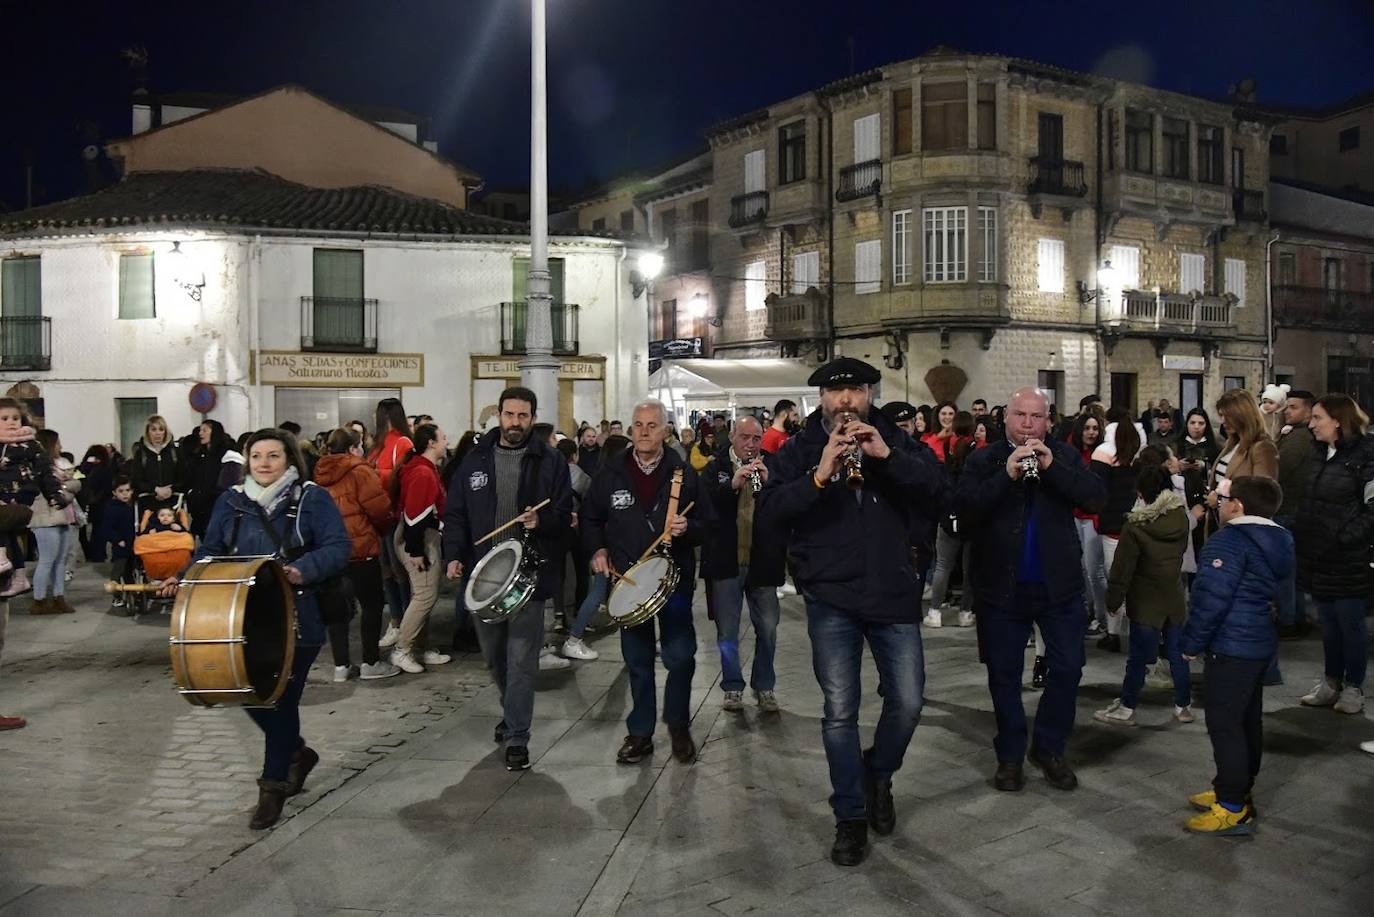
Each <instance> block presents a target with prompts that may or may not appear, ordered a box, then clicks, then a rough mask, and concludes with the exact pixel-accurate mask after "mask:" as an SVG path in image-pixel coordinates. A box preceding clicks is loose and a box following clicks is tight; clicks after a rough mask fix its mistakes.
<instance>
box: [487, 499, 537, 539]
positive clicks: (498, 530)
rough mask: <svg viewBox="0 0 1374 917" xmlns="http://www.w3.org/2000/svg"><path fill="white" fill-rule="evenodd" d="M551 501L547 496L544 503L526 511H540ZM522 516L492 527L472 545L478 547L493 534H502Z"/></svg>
mask: <svg viewBox="0 0 1374 917" xmlns="http://www.w3.org/2000/svg"><path fill="white" fill-rule="evenodd" d="M549 502H550V501H549V500H548V499H547V498H546V499H545V500H544V501H543V502H542V503H536V504H535V505H534V506H531V507H530V508H529V509H527V510H525V513H537V512H539V510H541V509H543V508H544V507H546V506H548V505H549ZM525 513H521V514H520V516H523V515H525ZM520 516H516V517H515V518H514V519H512V520H511V521H510V522H507V523H506V524H505V525H501V526H497V527H496V528H494V529H492V530H491V531H490V532H487V533H486V534H485V535H483V536H482V537H481V538H479V539H477V540H476V541H474V542H473V543H472V546H473V547H477V545H479V544H481V543H482V542H484V541H486V540H487V539H489V538H492V537H493V536H496V535H500V534H501V533H502V532H504V531H505V530H506V529H508V528H510V527H511V526H512V525H515V523H517V522H519V521H520Z"/></svg>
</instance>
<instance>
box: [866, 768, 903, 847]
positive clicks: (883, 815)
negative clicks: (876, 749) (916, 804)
mask: <svg viewBox="0 0 1374 917" xmlns="http://www.w3.org/2000/svg"><path fill="white" fill-rule="evenodd" d="M872 758H873V749H871V748H870V749H868V750H867V751H865V752H864V803H865V806H866V808H867V809H868V824H869V826H870V827H872V828H873V830H874V831H875V832H877V833H878V834H883V835H887V834H891V833H892V829H894V828H896V827H897V807H896V805H895V804H894V803H893V801H892V781H891V780H890V779H889V780H879V779H878V778H877V777H875V776H873V771H872V769H871V767H870V765H869V762H870V761H871V760H872Z"/></svg>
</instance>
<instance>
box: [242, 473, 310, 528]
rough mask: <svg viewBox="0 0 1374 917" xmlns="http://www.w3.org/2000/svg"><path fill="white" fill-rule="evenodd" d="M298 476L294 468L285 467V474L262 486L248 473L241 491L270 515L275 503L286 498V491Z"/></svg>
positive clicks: (298, 478)
mask: <svg viewBox="0 0 1374 917" xmlns="http://www.w3.org/2000/svg"><path fill="white" fill-rule="evenodd" d="M300 477H301V476H300V472H298V471H296V469H295V468H287V469H286V474H284V475H282V476H281V477H279V478H277V480H275V481H273V482H272V483H271V484H268V485H267V486H266V487H263V486H262V485H261V484H259V483H258V482H257V481H255V480H253V477H252V475H249V476H248V477H247V478H245V479H244V482H243V492H244V493H245V494H247V495H248V497H249V498H250V499H251V500H253V501H254V502H255V503H257V504H258V506H261V507H262V508H263V509H264V510H266V511H267V515H269V516H270V515H272V510H273V509H274V508H275V507H276V505H277V504H278V503H280V502H281V501H282V500H284V499H285V498H286V496H287V493H288V492H289V491H290V490H291V485H292V484H295V483H296V482H297V481H298V480H300Z"/></svg>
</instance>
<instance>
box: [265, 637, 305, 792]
mask: <svg viewBox="0 0 1374 917" xmlns="http://www.w3.org/2000/svg"><path fill="white" fill-rule="evenodd" d="M319 652H320V647H318V646H301V645H300V644H299V643H297V644H296V656H295V658H294V659H293V660H292V662H291V678H290V679H289V680H288V681H287V682H286V690H285V691H283V692H282V695H281V700H279V701H277V706H276V707H273V708H272V709H270V710H268V709H263V708H255V707H250V708H248V715H249V716H250V717H252V718H253V722H254V723H257V724H258V728H259V729H261V730H262V735H263V754H262V779H264V780H285V779H286V773H287V771H288V770H289V769H290V767H291V756H292V755H294V754H295V753H296V751H297V750H298V749H300V748H301V747H302V746H303V745H305V740H304V739H302V738H301V692H302V691H304V690H305V676H306V675H308V674H310V666H311V664H312V663H314V661H315V657H316V656H317V655H319Z"/></svg>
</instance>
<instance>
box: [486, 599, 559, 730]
mask: <svg viewBox="0 0 1374 917" xmlns="http://www.w3.org/2000/svg"><path fill="white" fill-rule="evenodd" d="M472 620H473V623H474V624H475V625H476V627H477V640H478V642H479V643H481V644H482V658H483V659H485V660H486V661H487V670H488V671H490V672H491V680H492V681H493V682H495V683H496V689H497V690H498V691H500V692H501V714H502V716H503V717H504V719H505V721H506V747H507V748H510V747H512V746H526V745H529V744H530V725H531V723H532V722H533V720H534V680H535V678H536V677H537V676H538V675H539V650H540V649H541V648H542V647H543V645H544V600H542V599H541V600H539V601H537V602H536V601H534V600H533V599H531V600H530V602H529V603H528V604H526V605H525V607H524V608H522V609H520V610H519V611H517V612H516V613H515V614H514V615H512V616H511V617H509V618H507V619H506V620H505V621H502V622H500V623H499V624H487V623H486V622H485V621H482V620H481V619H480V618H478V617H476V616H473V619H472Z"/></svg>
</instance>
